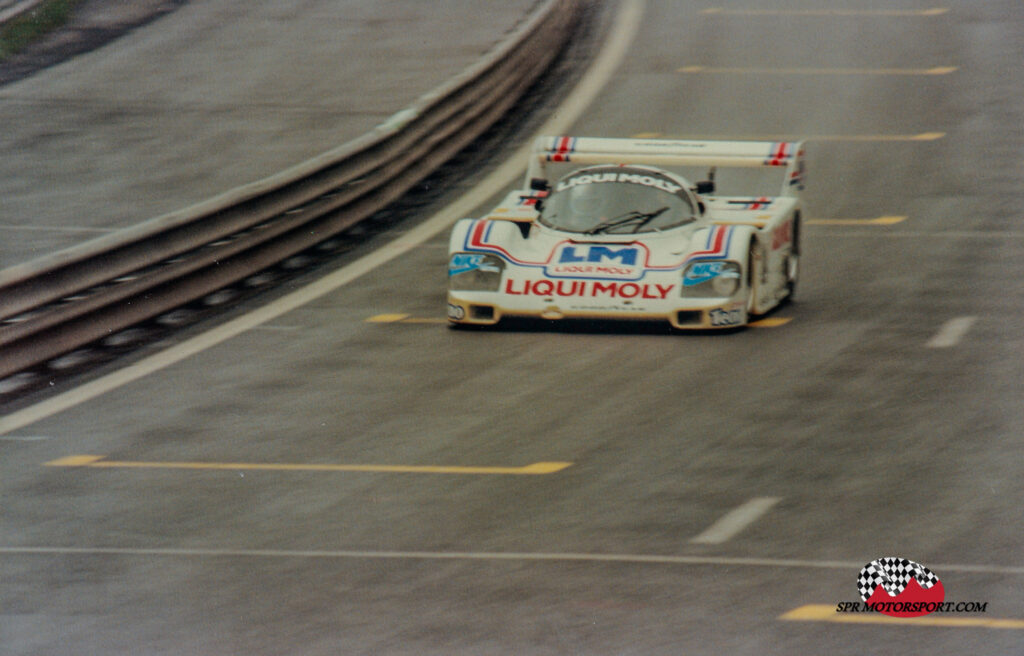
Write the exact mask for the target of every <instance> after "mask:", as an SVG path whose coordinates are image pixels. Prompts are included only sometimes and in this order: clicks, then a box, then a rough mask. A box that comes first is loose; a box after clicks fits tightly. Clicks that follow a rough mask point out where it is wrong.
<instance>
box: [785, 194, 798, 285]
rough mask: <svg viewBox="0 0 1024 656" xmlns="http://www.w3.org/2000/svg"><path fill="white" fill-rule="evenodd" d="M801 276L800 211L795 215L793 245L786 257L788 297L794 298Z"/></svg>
mask: <svg viewBox="0 0 1024 656" xmlns="http://www.w3.org/2000/svg"><path fill="white" fill-rule="evenodd" d="M799 278H800V213H799V212H797V214H796V216H794V217H793V246H792V247H791V249H790V252H789V256H788V257H787V258H786V292H787V293H786V298H790V299H791V298H793V294H795V293H796V283H797V280H798V279H799Z"/></svg>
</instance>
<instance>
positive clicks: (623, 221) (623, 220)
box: [583, 205, 669, 235]
mask: <svg viewBox="0 0 1024 656" xmlns="http://www.w3.org/2000/svg"><path fill="white" fill-rule="evenodd" d="M668 209H669V208H668V205H666V206H665V207H662V208H660V209H656V210H654V211H653V212H641V211H639V210H633V211H631V212H626V213H625V214H623V215H621V216H617V217H615V218H613V219H608V220H606V221H602V222H601V223H598V224H597V225H596V226H594V227H593V228H589V229H587V230H584V231H583V234H585V235H596V234H597V233H599V232H604V231H605V230H609V229H611V228H617V227H619V226H624V225H629V224H631V223H635V224H636V227H634V228H633V232H637V231H638V230H640V228H642V227H644V226H645V225H647V224H648V223H650V222H651V221H653V220H654V219H656V218H658V217H659V216H661V215H662V214H664V213H665V212H667V211H668Z"/></svg>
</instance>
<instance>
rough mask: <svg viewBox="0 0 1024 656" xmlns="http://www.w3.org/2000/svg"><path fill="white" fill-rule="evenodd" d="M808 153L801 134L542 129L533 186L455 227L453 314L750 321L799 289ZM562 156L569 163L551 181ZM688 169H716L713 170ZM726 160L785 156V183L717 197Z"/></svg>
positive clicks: (491, 318)
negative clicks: (699, 137) (705, 137)
mask: <svg viewBox="0 0 1024 656" xmlns="http://www.w3.org/2000/svg"><path fill="white" fill-rule="evenodd" d="M803 154H804V153H803V143H802V142H779V143H770V142H756V141H678V140H663V139H609V138H573V137H541V138H539V139H538V140H537V142H536V143H535V144H534V147H533V152H532V156H531V158H530V162H529V168H528V171H527V174H526V180H527V183H526V184H527V188H526V189H525V190H520V191H514V192H512V193H510V194H509V195H508V196H507V197H506V198H505V200H504V201H503V202H502V203H501V205H499V206H498V207H496V208H495V209H494V210H492V211H491V212H490V213H489V214H488V215H487V216H485V217H483V218H480V219H463V220H461V221H459V222H458V223H456V224H455V227H454V229H453V230H452V234H451V240H450V242H449V258H448V320H449V322H451V324H453V325H461V324H475V325H493V324H496V323H498V322H499V321H501V320H502V319H503V318H505V317H536V318H541V319H548V320H558V319H571V318H586V319H627V320H660V321H668V322H669V323H670V324H671V325H672V326H673V327H675V328H680V329H710V328H732V327H736V326H742V325H745V324H747V323H748V322H749V321H751V318H752V317H756V316H757V315H760V314H764V313H765V312H768V311H769V310H771V309H772V308H773V307H775V306H776V305H778V304H779V303H780V302H781V301H782V300H784V299H786V298H787V297H789V296H791V295H792V293H793V289H794V287H795V286H796V282H797V275H798V273H799V255H800V220H801V204H800V197H799V192H800V191H801V190H802V189H803V174H804V163H803ZM581 165H582V166H583V168H579V167H580V166H581ZM556 166H558V167H562V168H568V167H570V166H571V167H573V170H571V172H569V173H568V174H566V175H564V176H563V177H561V178H560V179H558V180H557V181H554V180H552V179H550V178H549V174H550V170H551V169H552V168H555V167H556ZM655 166H657V167H658V168H654V167H655ZM681 167H710V171H709V173H708V176H707V177H708V179H707V180H705V181H702V182H699V183H697V184H692V183H691V182H689V181H688V180H687V179H686V178H685V177H683V176H682V175H680V174H678V173H676V172H673V171H671V170H670V169H673V168H681ZM717 167H758V168H761V167H779V168H775V169H774V170H775V171H779V170H783V171H784V172H785V175H784V180H783V181H782V190H781V193H779V195H777V196H763V195H747V196H717V195H715V184H716V182H715V172H716V168H717Z"/></svg>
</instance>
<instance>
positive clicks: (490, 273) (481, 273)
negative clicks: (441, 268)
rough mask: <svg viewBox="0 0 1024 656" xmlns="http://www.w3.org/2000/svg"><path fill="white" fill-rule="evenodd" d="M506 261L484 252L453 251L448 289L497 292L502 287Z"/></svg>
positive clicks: (449, 261) (449, 262)
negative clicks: (502, 274) (502, 275)
mask: <svg viewBox="0 0 1024 656" xmlns="http://www.w3.org/2000/svg"><path fill="white" fill-rule="evenodd" d="M504 270H505V261H504V260H502V259H501V258H499V257H496V256H494V255H486V254H484V253H453V254H452V256H451V258H449V260H448V289H450V290H452V291H463V292H496V291H498V289H499V288H500V287H501V273H502V271H504Z"/></svg>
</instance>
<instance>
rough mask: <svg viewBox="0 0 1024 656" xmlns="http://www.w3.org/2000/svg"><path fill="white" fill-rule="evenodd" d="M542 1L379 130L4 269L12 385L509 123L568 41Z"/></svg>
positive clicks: (1, 282) (566, 17)
mask: <svg viewBox="0 0 1024 656" xmlns="http://www.w3.org/2000/svg"><path fill="white" fill-rule="evenodd" d="M577 11H578V7H577V2H576V1H575V0H547V1H546V2H543V3H541V4H540V5H539V6H538V7H537V8H536V9H535V10H534V11H533V12H532V13H531V14H530V16H529V17H528V18H527V19H526V20H525V21H523V23H522V24H521V25H520V27H519V28H518V29H516V30H515V31H514V32H513V33H512V34H511V35H510V36H509V37H507V38H506V39H505V40H504V41H503V42H502V43H501V44H500V45H499V46H498V47H497V48H495V49H494V50H493V51H492V52H491V53H489V54H488V55H487V56H486V57H485V58H484V59H483V60H481V61H479V62H478V63H477V64H475V65H474V66H472V67H470V68H469V69H467V70H466V71H464V72H463V73H462V74H460V75H459V76H457V77H456V78H454V79H452V80H450V81H449V82H448V83H446V84H444V85H442V86H441V87H439V88H437V89H435V90H433V91H431V92H429V93H427V94H426V95H424V96H422V97H421V98H419V99H418V100H417V101H416V102H415V103H413V105H412V106H410V107H408V108H406V109H404V110H402V111H401V112H399V113H397V114H395V115H394V116H392V117H391V118H390V119H389V120H388V121H386V122H385V123H383V124H381V125H380V126H378V127H377V128H375V129H374V130H373V131H372V132H370V133H368V134H366V135H364V136H362V137H360V138H358V139H355V140H354V141H351V142H349V143H347V144H345V145H343V146H341V147H339V148H337V149H335V150H332V151H330V152H328V153H325V154H323V155H321V156H319V157H316V158H314V159H312V160H310V161H307V162H304V163H302V164H300V165H298V166H296V167H293V168H291V169H289V170H286V171H284V172H282V173H279V174H278V175H275V176H273V177H271V178H268V179H266V180H262V181H259V182H256V183H253V184H250V185H246V186H243V187H240V188H237V189H234V190H232V191H229V192H227V193H225V194H223V195H221V196H218V197H216V198H213V199H211V200H209V201H206V202H204V203H201V204H199V205H196V206H194V207H190V208H188V209H185V210H182V211H179V212H174V213H171V214H168V215H165V216H161V217H158V218H155V219H152V220H150V221H147V222H144V223H141V224H139V225H136V226H133V227H130V228H127V229H124V230H120V231H118V232H116V233H113V234H110V235H107V236H104V237H101V238H99V239H95V240H92V241H89V242H86V243H83V244H81V245H79V246H76V247H73V248H70V249H66V250H63V251H60V252H57V253H54V254H52V255H49V256H46V257H43V258H39V259H37V260H33V261H31V262H27V263H25V264H22V265H18V266H14V267H11V268H8V269H4V270H2V271H0V378H4V377H6V376H9V375H11V374H13V373H15V372H18V371H21V370H24V369H26V368H29V367H32V366H35V365H38V364H41V363H45V362H47V361H48V360H50V359H52V358H55V357H57V356H59V355H61V354H63V353H66V352H69V351H71V350H74V349H76V348H79V347H81V346H83V345H85V344H88V343H90V342H93V341H95V340H97V339H101V338H103V337H106V336H108V335H111V334H113V333H116V332H118V331H120V330H123V329H125V328H127V327H128V326H131V325H133V324H136V323H138V322H140V321H144V320H146V319H150V318H152V317H155V316H158V315H160V314H162V313H164V312H167V311H168V310H170V309H173V308H175V307H178V306H180V305H182V304H184V303H188V302H191V301H194V300H197V299H199V298H202V297H203V296H204V295H206V294H209V293H210V292H213V291H215V290H217V289H220V288H222V287H224V286H226V285H229V284H232V283H234V282H237V281H238V280H241V279H243V278H245V277H247V276H250V275H252V274H253V273H256V272H258V271H260V270H261V269H264V268H266V267H267V266H270V265H271V264H274V263H276V262H279V261H281V260H283V259H286V258H287V257H289V256H291V255H294V254H295V253H298V252H300V251H302V250H305V249H307V248H309V247H310V246H313V245H315V244H317V243H319V242H321V241H323V240H325V239H327V238H329V237H330V236H331V235H334V234H336V233H338V232H340V231H342V230H344V229H346V228H348V227H350V226H352V225H353V224H355V223H357V222H359V221H361V220H363V219H365V218H366V217H368V216H370V215H372V214H374V213H375V212H377V211H378V210H380V209H381V208H383V207H384V206H386V205H387V204H388V203H390V202H392V201H394V200H395V199H396V198H398V197H399V196H401V195H402V194H403V193H405V192H406V191H407V190H408V189H409V188H411V187H412V186H413V185H415V184H416V183H417V182H418V181H420V180H422V179H423V178H424V177H426V176H427V175H428V174H430V173H431V172H432V171H433V170H435V169H436V168H437V167H438V166H440V165H441V164H442V163H444V162H445V161H446V160H448V159H449V158H451V157H452V156H453V155H454V154H455V153H457V152H458V151H459V150H461V149H462V148H464V147H465V146H466V145H468V144H469V143H470V142H471V141H473V140H474V139H475V138H476V137H478V136H479V135H480V134H482V133H483V132H484V131H486V130H487V128H488V127H490V126H491V125H492V124H493V123H494V122H495V121H497V120H498V119H499V118H500V117H501V116H502V115H503V114H504V113H505V112H506V111H507V110H508V109H509V108H510V107H511V106H512V105H513V104H514V103H515V102H516V100H517V99H518V98H519V96H520V95H521V94H522V93H523V92H524V91H525V90H526V89H527V88H528V87H529V86H530V84H532V83H533V82H534V81H535V80H536V79H537V78H538V77H539V76H540V75H541V74H542V73H543V72H544V70H545V69H546V68H547V67H548V65H549V64H550V63H551V60H552V59H553V58H554V56H555V54H556V53H557V52H558V51H559V49H560V48H561V46H562V45H563V44H564V43H565V41H566V40H567V38H568V36H569V35H570V33H571V31H572V28H573V25H574V21H575V18H576V15H577Z"/></svg>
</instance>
